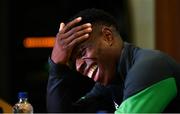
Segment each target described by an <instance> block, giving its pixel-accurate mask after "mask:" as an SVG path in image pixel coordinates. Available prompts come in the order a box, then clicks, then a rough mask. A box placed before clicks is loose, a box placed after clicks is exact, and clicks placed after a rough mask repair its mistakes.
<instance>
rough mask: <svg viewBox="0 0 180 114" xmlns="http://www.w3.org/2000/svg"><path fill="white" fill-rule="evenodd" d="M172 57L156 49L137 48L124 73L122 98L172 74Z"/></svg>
mask: <svg viewBox="0 0 180 114" xmlns="http://www.w3.org/2000/svg"><path fill="white" fill-rule="evenodd" d="M174 66H176V64H175V62H174V61H173V59H171V58H170V57H169V56H168V55H166V54H165V53H162V52H160V51H157V50H147V49H139V50H138V51H137V52H136V53H135V54H134V62H133V65H132V67H131V68H130V69H129V71H128V72H127V75H126V79H125V84H124V87H125V89H124V98H127V97H129V96H131V95H132V94H135V93H136V92H138V91H140V90H142V89H145V88H147V87H148V86H151V85H153V84H155V83H157V82H159V81H161V80H163V79H166V78H169V77H171V76H173V75H174Z"/></svg>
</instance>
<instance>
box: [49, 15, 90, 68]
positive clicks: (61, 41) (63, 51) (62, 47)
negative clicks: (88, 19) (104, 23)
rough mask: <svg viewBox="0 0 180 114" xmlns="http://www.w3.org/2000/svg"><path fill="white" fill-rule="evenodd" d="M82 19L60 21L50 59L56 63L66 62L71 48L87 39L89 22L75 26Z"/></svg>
mask: <svg viewBox="0 0 180 114" xmlns="http://www.w3.org/2000/svg"><path fill="white" fill-rule="evenodd" d="M81 20H82V18H81V17H78V18H76V19H74V20H72V21H71V22H69V23H67V24H66V25H65V24H64V23H60V28H59V32H58V33H57V36H56V40H55V44H54V47H53V51H52V54H51V59H52V60H53V62H54V63H56V64H66V65H67V63H68V61H69V58H70V56H71V53H72V50H73V48H74V47H75V46H76V45H77V44H79V43H80V42H82V41H84V40H87V39H88V37H89V33H90V32H91V31H92V28H91V24H90V23H86V24H83V25H79V26H75V25H76V24H78V23H79V22H80V21H81Z"/></svg>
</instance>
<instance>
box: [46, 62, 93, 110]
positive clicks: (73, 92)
mask: <svg viewBox="0 0 180 114" xmlns="http://www.w3.org/2000/svg"><path fill="white" fill-rule="evenodd" d="M48 62H49V79H48V84H47V111H48V112H77V111H78V107H76V106H73V103H74V102H76V101H77V100H78V99H79V98H81V97H82V96H84V95H85V93H87V92H88V91H90V90H91V89H92V87H93V86H94V81H93V80H92V79H90V78H88V77H85V76H81V74H80V73H78V72H76V71H73V70H72V69H70V68H69V67H68V66H66V65H59V64H58V65H57V64H55V63H53V61H52V60H51V59H50V58H49V61H48Z"/></svg>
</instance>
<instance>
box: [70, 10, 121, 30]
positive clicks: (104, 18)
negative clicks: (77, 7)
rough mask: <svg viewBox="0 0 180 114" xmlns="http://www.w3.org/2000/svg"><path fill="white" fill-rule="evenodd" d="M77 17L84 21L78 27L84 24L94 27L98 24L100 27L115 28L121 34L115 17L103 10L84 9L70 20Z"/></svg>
mask: <svg viewBox="0 0 180 114" xmlns="http://www.w3.org/2000/svg"><path fill="white" fill-rule="evenodd" d="M77 17H82V20H81V22H80V23H79V24H78V25H81V24H84V23H91V24H92V25H94V24H98V25H106V26H113V27H114V28H115V29H116V30H117V32H119V30H120V29H119V25H118V23H117V22H116V19H115V17H113V16H112V15H111V14H110V13H108V12H106V11H104V10H102V9H96V8H89V9H84V10H82V11H80V12H78V13H77V14H76V15H74V16H73V17H72V18H71V19H70V20H73V19H75V18H77Z"/></svg>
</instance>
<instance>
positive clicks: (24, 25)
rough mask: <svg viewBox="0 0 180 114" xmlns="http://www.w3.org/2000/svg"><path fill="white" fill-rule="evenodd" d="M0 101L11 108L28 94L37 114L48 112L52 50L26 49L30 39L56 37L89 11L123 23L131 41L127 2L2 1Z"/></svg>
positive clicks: (0, 3)
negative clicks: (65, 25)
mask: <svg viewBox="0 0 180 114" xmlns="http://www.w3.org/2000/svg"><path fill="white" fill-rule="evenodd" d="M0 8H1V9H0V98H1V99H4V100H5V101H7V102H8V103H10V104H11V105H14V104H15V103H16V102H17V100H18V99H17V93H18V92H19V91H27V92H28V93H29V101H30V102H31V103H32V105H33V107H34V112H46V85H47V79H48V63H47V60H48V57H49V55H50V54H51V50H52V49H51V48H24V46H23V40H24V38H26V37H37V36H55V35H56V33H57V31H58V29H59V23H60V22H61V21H65V20H66V19H68V18H70V17H71V16H73V15H74V14H75V13H77V12H78V11H80V10H82V9H85V8H101V9H104V10H105V11H107V12H109V13H111V14H112V15H113V16H115V17H116V19H117V20H118V22H119V25H120V28H121V35H122V37H123V39H124V40H126V41H130V40H131V39H130V36H129V32H130V24H129V20H128V19H129V18H128V16H129V15H128V10H127V3H126V0H83V1H81V0H51V1H45V0H22V1H21V0H1V1H0Z"/></svg>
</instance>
